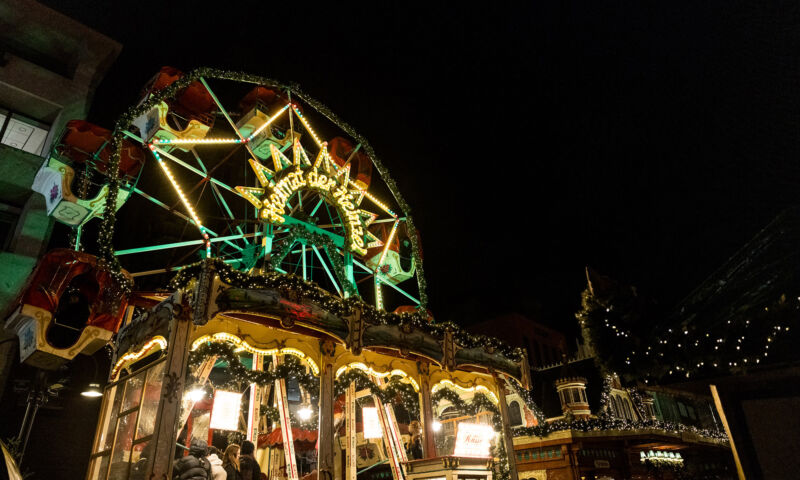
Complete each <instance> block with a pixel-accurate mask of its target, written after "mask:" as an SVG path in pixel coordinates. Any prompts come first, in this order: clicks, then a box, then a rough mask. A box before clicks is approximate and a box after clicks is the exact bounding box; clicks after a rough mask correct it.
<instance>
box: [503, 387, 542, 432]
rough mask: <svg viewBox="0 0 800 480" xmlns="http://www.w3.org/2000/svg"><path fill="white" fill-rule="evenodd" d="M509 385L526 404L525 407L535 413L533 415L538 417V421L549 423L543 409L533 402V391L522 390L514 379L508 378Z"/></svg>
mask: <svg viewBox="0 0 800 480" xmlns="http://www.w3.org/2000/svg"><path fill="white" fill-rule="evenodd" d="M508 379H509V382H508V383H509V384H510V385H511V388H512V389H513V390H514V392H516V394H517V395H519V396H520V397H521V398H522V400H523V401H524V402H525V405H526V406H527V407H528V409H530V410H531V411H532V412H533V415H534V416H535V417H536V420H537V421H538V422H539V423H540V424H541V423H544V422H546V421H547V417H545V415H544V412H543V411H542V409H540V408H539V406H538V405H536V402H535V401H534V400H533V392H532V391H531V390H525V389H524V388H522V385H520V383H519V382H518V381H517V380H516V379H515V378H513V377H508Z"/></svg>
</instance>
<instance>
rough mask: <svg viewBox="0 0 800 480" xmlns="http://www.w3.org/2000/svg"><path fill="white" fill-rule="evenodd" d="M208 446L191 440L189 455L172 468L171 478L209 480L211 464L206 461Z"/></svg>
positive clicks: (178, 479)
mask: <svg viewBox="0 0 800 480" xmlns="http://www.w3.org/2000/svg"><path fill="white" fill-rule="evenodd" d="M206 455H208V445H207V444H206V442H204V441H202V440H198V439H196V438H195V439H193V440H192V446H191V447H190V448H189V455H187V456H185V457H182V458H180V459H179V460H178V461H177V462H175V465H174V466H173V467H172V478H173V479H176V480H209V479H210V478H211V463H209V461H208V460H206Z"/></svg>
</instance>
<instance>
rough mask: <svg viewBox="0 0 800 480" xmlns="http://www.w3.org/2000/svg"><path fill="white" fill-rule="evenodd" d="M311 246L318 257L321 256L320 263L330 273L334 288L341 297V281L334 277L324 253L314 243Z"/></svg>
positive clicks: (329, 276)
mask: <svg viewBox="0 0 800 480" xmlns="http://www.w3.org/2000/svg"><path fill="white" fill-rule="evenodd" d="M311 248H312V249H313V250H314V253H315V254H316V255H317V258H319V263H320V264H322V268H324V269H325V273H327V274H328V279H329V280H330V281H331V283H332V284H333V288H335V289H336V293H338V294H339V296H340V297H341V296H342V289H341V288H340V287H339V282H337V281H336V279H335V278H333V274H332V273H331V270H330V269H329V268H328V264H327V263H326V262H325V260H324V259H323V258H322V254H321V253H319V249H318V248H317V246H316V245H314V244H312V245H311Z"/></svg>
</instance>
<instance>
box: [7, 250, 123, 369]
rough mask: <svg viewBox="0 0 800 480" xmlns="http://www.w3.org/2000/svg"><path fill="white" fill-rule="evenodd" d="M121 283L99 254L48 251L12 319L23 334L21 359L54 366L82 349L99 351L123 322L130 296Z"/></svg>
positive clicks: (11, 324) (9, 323)
mask: <svg viewBox="0 0 800 480" xmlns="http://www.w3.org/2000/svg"><path fill="white" fill-rule="evenodd" d="M119 287H120V286H119V285H118V282H117V281H116V280H115V279H114V276H113V275H111V273H110V272H109V271H108V270H105V269H103V268H100V267H99V266H98V264H97V258H96V257H95V256H94V255H89V254H87V253H83V252H77V251H74V250H69V249H65V248H61V249H56V250H52V251H50V252H48V253H47V254H46V255H45V256H44V257H42V259H41V260H40V261H39V264H38V265H37V266H36V270H34V273H33V275H32V276H31V277H30V279H29V280H28V284H27V287H26V288H25V289H24V290H23V292H22V294H21V298H20V301H19V306H18V307H17V309H16V310H15V311H14V313H13V314H12V315H11V316H10V317H9V318H8V320H7V321H6V325H5V328H6V329H8V330H14V331H16V333H17V336H18V337H19V341H20V361H22V362H24V363H27V364H29V365H33V366H36V367H39V368H45V369H54V368H57V367H58V366H59V365H61V364H62V363H63V362H65V361H68V360H71V359H73V358H75V356H76V355H77V354H79V353H84V354H87V355H91V354H92V353H94V352H96V351H97V350H98V349H99V348H101V347H102V346H104V345H105V344H106V343H108V341H109V340H110V339H111V336H112V335H113V334H114V333H116V331H117V330H118V329H119V326H120V323H121V322H122V317H123V315H124V313H125V308H126V306H127V300H126V299H124V298H123V299H120V298H118V296H115V295H114V294H113V292H114V291H115V290H117V289H118V288H119Z"/></svg>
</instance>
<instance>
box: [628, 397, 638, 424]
mask: <svg viewBox="0 0 800 480" xmlns="http://www.w3.org/2000/svg"><path fill="white" fill-rule="evenodd" d="M625 409H626V410H628V412H630V413H629V415H630V419H631V420H636V412H635V410H634V409H633V405H632V404H631V401H630V399H629V398H626V399H625Z"/></svg>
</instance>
